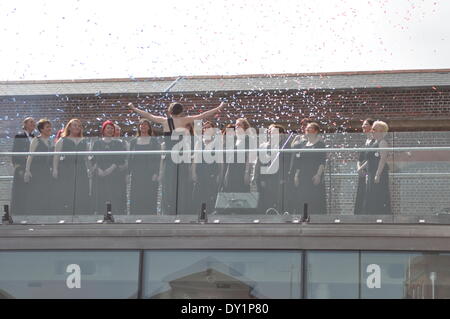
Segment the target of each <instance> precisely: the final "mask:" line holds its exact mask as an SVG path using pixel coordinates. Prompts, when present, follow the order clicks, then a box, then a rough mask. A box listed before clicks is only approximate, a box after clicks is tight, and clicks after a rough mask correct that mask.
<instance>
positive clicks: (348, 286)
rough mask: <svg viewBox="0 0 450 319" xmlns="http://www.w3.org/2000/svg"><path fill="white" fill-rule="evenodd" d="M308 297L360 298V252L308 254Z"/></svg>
mask: <svg viewBox="0 0 450 319" xmlns="http://www.w3.org/2000/svg"><path fill="white" fill-rule="evenodd" d="M306 262H307V266H306V272H307V273H306V282H307V289H306V297H307V298H311V299H316V298H318V299H333V298H339V299H344V298H358V277H359V275H358V274H359V269H358V264H359V262H358V252H329V251H326V252H325V251H324V252H322V251H321V252H307V255H306Z"/></svg>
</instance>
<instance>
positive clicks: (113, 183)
mask: <svg viewBox="0 0 450 319" xmlns="http://www.w3.org/2000/svg"><path fill="white" fill-rule="evenodd" d="M114 131H115V127H114V123H113V122H112V121H105V122H103V124H102V136H103V138H101V139H99V140H97V141H95V142H94V144H93V146H92V151H125V150H126V149H125V148H124V145H123V143H121V142H120V141H118V140H117V139H114ZM91 161H92V166H93V172H94V177H95V178H94V181H93V197H94V198H93V202H94V203H95V204H94V205H95V212H96V213H98V214H103V213H104V212H105V209H106V203H107V202H110V203H111V205H112V213H113V214H118V215H123V214H125V213H126V211H125V209H126V207H125V203H124V202H123V198H122V192H123V189H122V184H123V179H122V177H123V175H122V174H120V172H119V166H122V165H124V163H125V156H124V155H93V156H92V158H91Z"/></svg>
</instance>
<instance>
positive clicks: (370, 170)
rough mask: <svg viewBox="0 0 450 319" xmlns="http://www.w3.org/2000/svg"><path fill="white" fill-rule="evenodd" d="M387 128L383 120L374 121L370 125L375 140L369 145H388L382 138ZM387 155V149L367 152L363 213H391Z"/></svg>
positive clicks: (374, 146) (382, 146)
mask: <svg viewBox="0 0 450 319" xmlns="http://www.w3.org/2000/svg"><path fill="white" fill-rule="evenodd" d="M388 130H389V126H388V125H387V124H386V123H385V122H382V121H375V122H374V123H373V125H372V133H373V137H374V139H375V142H374V143H373V144H372V145H371V147H373V148H376V147H380V148H386V147H389V144H388V143H387V142H386V140H385V139H384V137H385V136H386V134H387V132H388ZM387 157H388V151H375V152H368V153H367V184H366V194H365V201H364V214H373V215H389V214H392V211H391V194H390V191H389V166H388V165H387Z"/></svg>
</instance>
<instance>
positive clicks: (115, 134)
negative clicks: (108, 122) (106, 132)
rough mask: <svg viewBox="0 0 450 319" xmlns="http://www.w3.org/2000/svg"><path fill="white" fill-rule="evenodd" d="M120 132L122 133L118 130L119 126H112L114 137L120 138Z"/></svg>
mask: <svg viewBox="0 0 450 319" xmlns="http://www.w3.org/2000/svg"><path fill="white" fill-rule="evenodd" d="M121 131H122V129H121V128H120V126H119V125H117V124H114V137H120V132H121Z"/></svg>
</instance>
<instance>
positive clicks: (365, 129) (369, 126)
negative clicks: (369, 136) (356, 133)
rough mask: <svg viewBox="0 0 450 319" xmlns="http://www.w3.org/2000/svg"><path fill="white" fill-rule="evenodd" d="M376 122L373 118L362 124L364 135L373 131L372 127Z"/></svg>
mask: <svg viewBox="0 0 450 319" xmlns="http://www.w3.org/2000/svg"><path fill="white" fill-rule="evenodd" d="M374 122H375V120H373V119H371V118H367V119H365V120H364V121H363V123H362V130H363V133H369V132H370V131H371V130H372V125H373V123H374Z"/></svg>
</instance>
